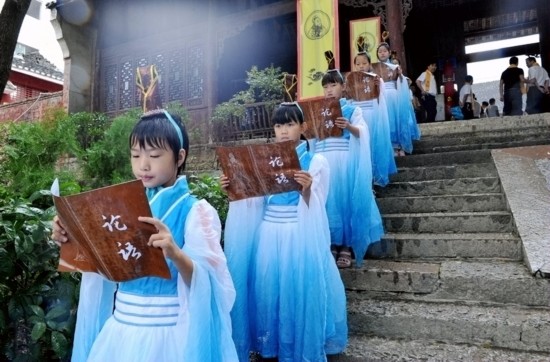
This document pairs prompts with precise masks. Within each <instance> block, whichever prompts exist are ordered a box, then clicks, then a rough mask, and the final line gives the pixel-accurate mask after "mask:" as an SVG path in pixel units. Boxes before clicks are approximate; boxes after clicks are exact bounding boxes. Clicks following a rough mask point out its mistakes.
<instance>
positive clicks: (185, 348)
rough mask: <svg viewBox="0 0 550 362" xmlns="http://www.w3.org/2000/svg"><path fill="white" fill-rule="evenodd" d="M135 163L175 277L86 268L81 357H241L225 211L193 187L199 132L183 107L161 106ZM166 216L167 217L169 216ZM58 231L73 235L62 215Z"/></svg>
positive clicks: (138, 144)
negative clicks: (122, 276) (193, 134)
mask: <svg viewBox="0 0 550 362" xmlns="http://www.w3.org/2000/svg"><path fill="white" fill-rule="evenodd" d="M129 143H130V153H131V164H132V171H133V173H134V175H135V177H136V178H138V179H141V180H142V182H143V186H144V187H145V188H146V194H147V197H148V199H149V204H150V207H151V211H152V214H153V216H154V218H150V217H140V218H139V220H140V221H142V222H145V223H149V224H152V225H154V226H155V227H156V228H157V230H158V232H157V233H156V234H153V235H151V237H150V240H149V245H150V246H151V247H156V248H160V249H162V251H163V253H164V256H165V257H166V260H167V263H168V266H169V269H170V272H171V276H172V277H171V279H162V278H158V277H143V278H138V279H134V280H130V281H126V282H121V283H114V282H111V281H108V280H106V279H104V278H103V277H102V276H101V275H99V274H95V273H83V275H82V285H81V288H80V301H79V305H78V314H77V322H76V331H75V337H74V346H73V354H72V360H73V361H101V362H104V361H132V362H135V361H144V362H145V361H147V362H149V361H201V362H202V361H209V362H219V361H237V360H238V359H237V353H236V350H235V345H234V343H233V341H232V339H231V319H230V314H229V313H230V310H231V308H232V306H233V302H234V300H235V289H234V287H233V283H232V281H231V277H230V274H229V271H228V269H227V264H226V259H225V256H224V254H223V251H222V249H221V246H220V243H219V242H220V234H221V224H220V220H219V218H218V214H217V212H216V211H215V210H214V209H213V208H212V206H210V205H209V204H208V203H207V202H206V201H204V200H200V201H199V200H197V199H196V198H195V197H193V196H192V195H190V193H189V187H188V185H187V181H186V178H185V176H178V175H179V173H180V171H182V170H183V168H184V166H185V160H186V157H187V155H188V149H189V141H188V137H187V132H186V130H185V128H184V126H183V124H182V123H181V120H180V119H179V117H176V116H174V115H171V114H170V113H168V112H166V111H162V110H159V111H153V112H151V113H149V114H146V115H144V116H143V117H141V119H140V120H139V122H138V123H137V124H136V126H135V127H134V129H133V131H132V133H131V135H130V142H129ZM161 220H162V221H161ZM52 238H53V239H54V240H56V241H57V242H60V243H63V242H71V241H70V240H67V236H66V232H65V230H64V228H63V225H62V224H61V223H60V221H59V219H58V218H57V217H56V218H55V219H54V223H53V233H52Z"/></svg>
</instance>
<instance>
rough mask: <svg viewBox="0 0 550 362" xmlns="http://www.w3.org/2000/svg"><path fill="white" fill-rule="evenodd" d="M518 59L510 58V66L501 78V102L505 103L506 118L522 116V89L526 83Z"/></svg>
mask: <svg viewBox="0 0 550 362" xmlns="http://www.w3.org/2000/svg"><path fill="white" fill-rule="evenodd" d="M518 62H519V61H518V57H511V58H510V66H509V67H508V68H507V69H506V70H505V71H504V72H502V75H501V76H500V85H499V92H500V100H501V101H502V102H504V107H503V109H502V113H503V114H504V115H505V116H521V115H522V114H523V111H522V110H521V105H522V100H521V87H522V86H523V84H524V83H525V77H524V76H523V74H524V73H523V69H521V68H519V67H518Z"/></svg>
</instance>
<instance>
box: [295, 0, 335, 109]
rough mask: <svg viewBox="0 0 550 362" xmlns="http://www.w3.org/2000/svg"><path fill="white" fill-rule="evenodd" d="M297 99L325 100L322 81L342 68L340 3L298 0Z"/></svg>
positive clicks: (331, 0)
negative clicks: (329, 72) (331, 67)
mask: <svg viewBox="0 0 550 362" xmlns="http://www.w3.org/2000/svg"><path fill="white" fill-rule="evenodd" d="M297 7H298V8H297V13H298V99H299V100H305V99H311V98H319V97H323V87H322V85H321V79H322V78H323V75H324V73H325V72H326V71H327V69H328V62H329V61H332V62H333V64H334V67H335V68H340V58H339V47H338V0H298V1H297Z"/></svg>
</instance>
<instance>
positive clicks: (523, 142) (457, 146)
mask: <svg viewBox="0 0 550 362" xmlns="http://www.w3.org/2000/svg"><path fill="white" fill-rule="evenodd" d="M476 141H478V140H476ZM478 142H483V141H481V140H479V141H478ZM549 143H550V132H546V133H543V134H540V133H539V134H537V135H535V136H533V137H531V138H525V137H520V138H519V139H517V140H512V139H505V140H502V141H499V140H498V139H492V140H487V141H484V142H483V143H472V144H464V143H460V142H459V141H456V142H449V143H448V144H447V143H442V142H437V141H434V143H433V144H432V145H430V144H420V145H416V144H415V145H414V154H427V153H442V152H456V151H467V150H470V151H472V150H486V149H501V148H512V147H525V146H539V145H547V144H549Z"/></svg>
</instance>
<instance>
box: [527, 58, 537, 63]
mask: <svg viewBox="0 0 550 362" xmlns="http://www.w3.org/2000/svg"><path fill="white" fill-rule="evenodd" d="M525 60H528V61H530V62H536V61H537V58H535V57H527V59H525Z"/></svg>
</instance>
